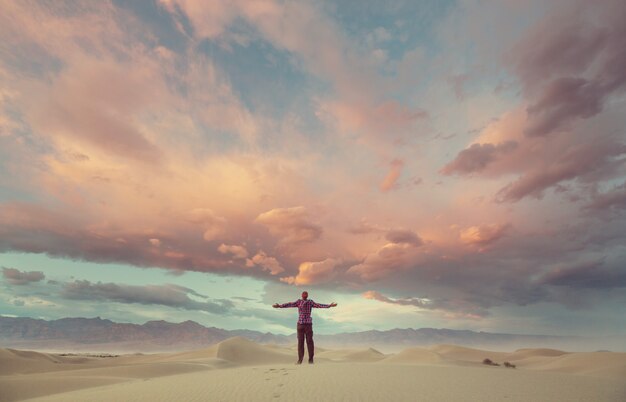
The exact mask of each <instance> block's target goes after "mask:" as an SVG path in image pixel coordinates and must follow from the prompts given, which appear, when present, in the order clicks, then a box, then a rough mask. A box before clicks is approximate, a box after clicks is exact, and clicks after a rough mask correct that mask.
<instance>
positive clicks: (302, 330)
mask: <svg viewBox="0 0 626 402" xmlns="http://www.w3.org/2000/svg"><path fill="white" fill-rule="evenodd" d="M304 338H306V348H307V350H308V351H309V361H310V362H312V361H313V354H314V353H315V345H313V324H298V361H299V362H301V361H302V359H303V358H304Z"/></svg>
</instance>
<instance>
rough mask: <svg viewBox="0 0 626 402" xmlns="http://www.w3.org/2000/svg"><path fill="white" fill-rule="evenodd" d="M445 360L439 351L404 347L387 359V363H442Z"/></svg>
mask: <svg viewBox="0 0 626 402" xmlns="http://www.w3.org/2000/svg"><path fill="white" fill-rule="evenodd" d="M443 362H444V359H443V358H442V357H441V356H440V355H439V354H438V353H435V352H433V351H430V350H428V349H423V348H409V349H404V350H403V351H401V352H399V353H397V354H395V355H392V356H389V357H387V358H386V359H385V363H403V364H441V363H443Z"/></svg>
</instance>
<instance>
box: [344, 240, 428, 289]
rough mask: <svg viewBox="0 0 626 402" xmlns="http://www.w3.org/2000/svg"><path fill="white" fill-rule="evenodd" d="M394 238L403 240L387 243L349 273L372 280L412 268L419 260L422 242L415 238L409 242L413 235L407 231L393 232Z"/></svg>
mask: <svg viewBox="0 0 626 402" xmlns="http://www.w3.org/2000/svg"><path fill="white" fill-rule="evenodd" d="M392 238H394V239H396V240H402V241H401V242H398V243H387V244H385V245H384V246H383V247H381V248H380V249H378V250H377V251H376V252H375V253H372V254H368V255H367V256H366V257H365V259H364V260H363V262H361V263H359V264H356V265H353V266H352V267H350V268H349V269H348V271H347V273H348V274H350V275H356V276H358V277H360V278H361V279H362V280H364V281H366V282H372V281H377V280H380V279H382V278H385V277H387V276H390V275H393V274H394V273H398V272H401V271H404V270H408V269H410V268H412V267H413V266H414V265H415V264H416V263H417V261H419V258H420V253H419V248H418V246H419V245H420V244H421V243H420V242H417V243H416V242H415V240H413V242H411V243H407V242H406V241H405V240H411V236H407V234H406V233H400V234H398V233H393V234H392ZM417 239H418V240H419V238H417Z"/></svg>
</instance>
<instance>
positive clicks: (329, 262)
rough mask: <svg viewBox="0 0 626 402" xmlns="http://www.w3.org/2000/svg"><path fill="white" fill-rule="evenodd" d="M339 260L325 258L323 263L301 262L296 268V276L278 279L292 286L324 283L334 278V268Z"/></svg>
mask: <svg viewBox="0 0 626 402" xmlns="http://www.w3.org/2000/svg"><path fill="white" fill-rule="evenodd" d="M340 262H341V261H340V260H337V259H333V258H327V259H325V260H323V261H312V262H303V263H301V264H300V266H299V267H298V274H297V275H296V276H289V277H284V278H280V280H281V281H283V282H286V283H290V284H294V285H314V284H319V283H326V282H329V281H330V280H332V279H333V277H334V276H335V268H336V267H337V265H338V264H339V263H340Z"/></svg>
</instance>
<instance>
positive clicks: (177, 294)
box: [61, 280, 233, 314]
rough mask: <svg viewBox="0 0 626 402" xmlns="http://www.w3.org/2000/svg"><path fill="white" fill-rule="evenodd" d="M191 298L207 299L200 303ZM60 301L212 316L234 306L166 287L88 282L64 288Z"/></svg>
mask: <svg viewBox="0 0 626 402" xmlns="http://www.w3.org/2000/svg"><path fill="white" fill-rule="evenodd" d="M190 296H193V297H196V298H202V299H205V301H197V300H194V299H192V298H190ZM61 297H63V298H66V299H70V300H99V301H112V302H118V303H129V304H134V303H137V304H146V305H152V304H156V305H162V306H168V307H173V308H181V309H185V310H201V311H207V312H210V313H213V314H223V313H226V312H228V311H229V310H230V309H231V308H232V307H233V304H232V302H230V301H228V300H220V301H219V302H214V301H210V300H208V297H207V296H205V295H202V294H199V293H197V292H195V291H194V290H192V289H189V288H186V287H183V286H178V285H173V284H167V285H144V286H135V285H124V284H118V283H102V282H98V283H92V282H90V281H86V280H77V281H74V282H68V283H65V284H64V285H63V288H62V290H61Z"/></svg>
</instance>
